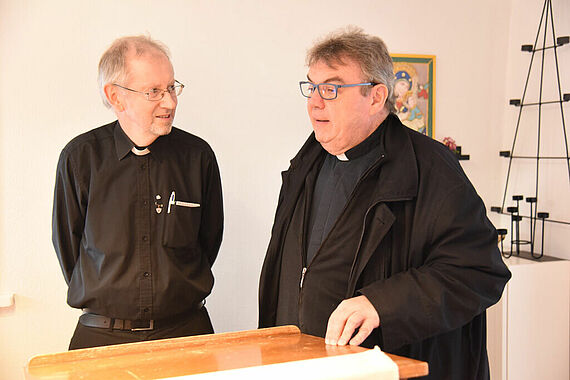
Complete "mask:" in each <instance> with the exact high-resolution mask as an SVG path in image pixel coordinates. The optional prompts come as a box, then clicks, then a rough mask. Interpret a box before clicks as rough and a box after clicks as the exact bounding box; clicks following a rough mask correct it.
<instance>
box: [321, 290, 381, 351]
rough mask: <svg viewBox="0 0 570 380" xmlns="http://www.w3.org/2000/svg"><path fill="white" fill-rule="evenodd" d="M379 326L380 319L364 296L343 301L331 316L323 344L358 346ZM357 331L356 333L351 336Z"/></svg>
mask: <svg viewBox="0 0 570 380" xmlns="http://www.w3.org/2000/svg"><path fill="white" fill-rule="evenodd" d="M379 325H380V317H379V316H378V312H377V311H376V309H375V308H374V306H373V305H372V304H371V303H370V301H369V300H368V299H367V298H366V297H365V296H358V297H354V298H350V299H347V300H344V301H342V302H341V303H340V305H338V307H337V308H336V309H335V310H334V311H333V313H332V314H331V316H330V318H329V321H328V324H327V332H326V335H325V343H326V344H331V345H339V346H344V345H346V344H347V343H350V344H351V345H359V344H361V343H362V342H364V340H365V339H366V338H367V337H368V335H370V334H371V333H372V331H373V330H374V329H375V328H376V327H378V326H379ZM357 329H358V333H357V334H356V335H355V336H354V337H353V336H352V335H353V334H354V332H355V331H356V330H357Z"/></svg>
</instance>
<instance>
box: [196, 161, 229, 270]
mask: <svg viewBox="0 0 570 380" xmlns="http://www.w3.org/2000/svg"><path fill="white" fill-rule="evenodd" d="M211 155H212V156H211V157H212V159H211V160H209V162H208V166H207V167H206V168H205V169H206V170H205V174H204V175H205V178H204V184H205V188H204V189H203V191H204V199H205V200H206V202H204V203H205V206H204V213H203V215H202V216H203V217H202V221H201V225H200V246H201V248H202V252H203V253H204V254H205V255H206V257H207V259H208V261H209V263H210V266H212V265H214V262H215V261H216V257H217V256H218V251H219V249H220V245H221V243H222V234H223V229H224V210H223V200H222V183H221V179H220V169H219V168H218V163H217V161H216V157H215V155H214V153H213V152H211Z"/></svg>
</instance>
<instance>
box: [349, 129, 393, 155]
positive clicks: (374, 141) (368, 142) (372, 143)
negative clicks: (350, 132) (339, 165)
mask: <svg viewBox="0 0 570 380" xmlns="http://www.w3.org/2000/svg"><path fill="white" fill-rule="evenodd" d="M383 129H384V128H382V124H380V125H379V126H378V128H376V129H375V130H374V132H372V134H371V135H370V136H368V137H367V138H366V139H364V141H362V142H361V143H360V144H358V145H357V146H355V147H353V148H350V149H349V150H347V151H346V152H344V155H345V156H346V158H347V159H348V160H354V159H357V158H358V157H361V156H364V155H365V154H367V153H369V152H370V151H371V150H372V149H374V147H376V146H378V144H380V134H381V131H382V130H383Z"/></svg>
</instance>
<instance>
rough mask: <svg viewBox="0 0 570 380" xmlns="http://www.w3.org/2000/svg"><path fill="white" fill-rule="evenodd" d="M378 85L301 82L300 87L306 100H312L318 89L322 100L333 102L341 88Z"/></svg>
mask: <svg viewBox="0 0 570 380" xmlns="http://www.w3.org/2000/svg"><path fill="white" fill-rule="evenodd" d="M377 84H378V83H375V82H366V83H354V84H334V83H319V84H315V83H313V82H308V81H301V82H299V87H300V88H301V94H303V96H304V97H305V98H310V97H311V96H313V93H314V92H315V88H317V89H318V91H319V94H320V95H321V98H323V99H325V100H333V99H336V97H337V96H338V89H339V88H341V87H356V86H376V85H377Z"/></svg>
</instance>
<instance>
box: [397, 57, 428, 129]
mask: <svg viewBox="0 0 570 380" xmlns="http://www.w3.org/2000/svg"><path fill="white" fill-rule="evenodd" d="M391 56H392V61H393V62H394V77H395V81H394V98H395V107H396V114H397V115H398V117H399V118H400V120H401V121H402V123H403V124H404V125H406V126H407V127H409V128H412V129H414V130H416V131H418V132H420V133H423V134H424V135H427V136H429V137H432V138H433V137H434V121H435V55H410V54H391Z"/></svg>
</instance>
